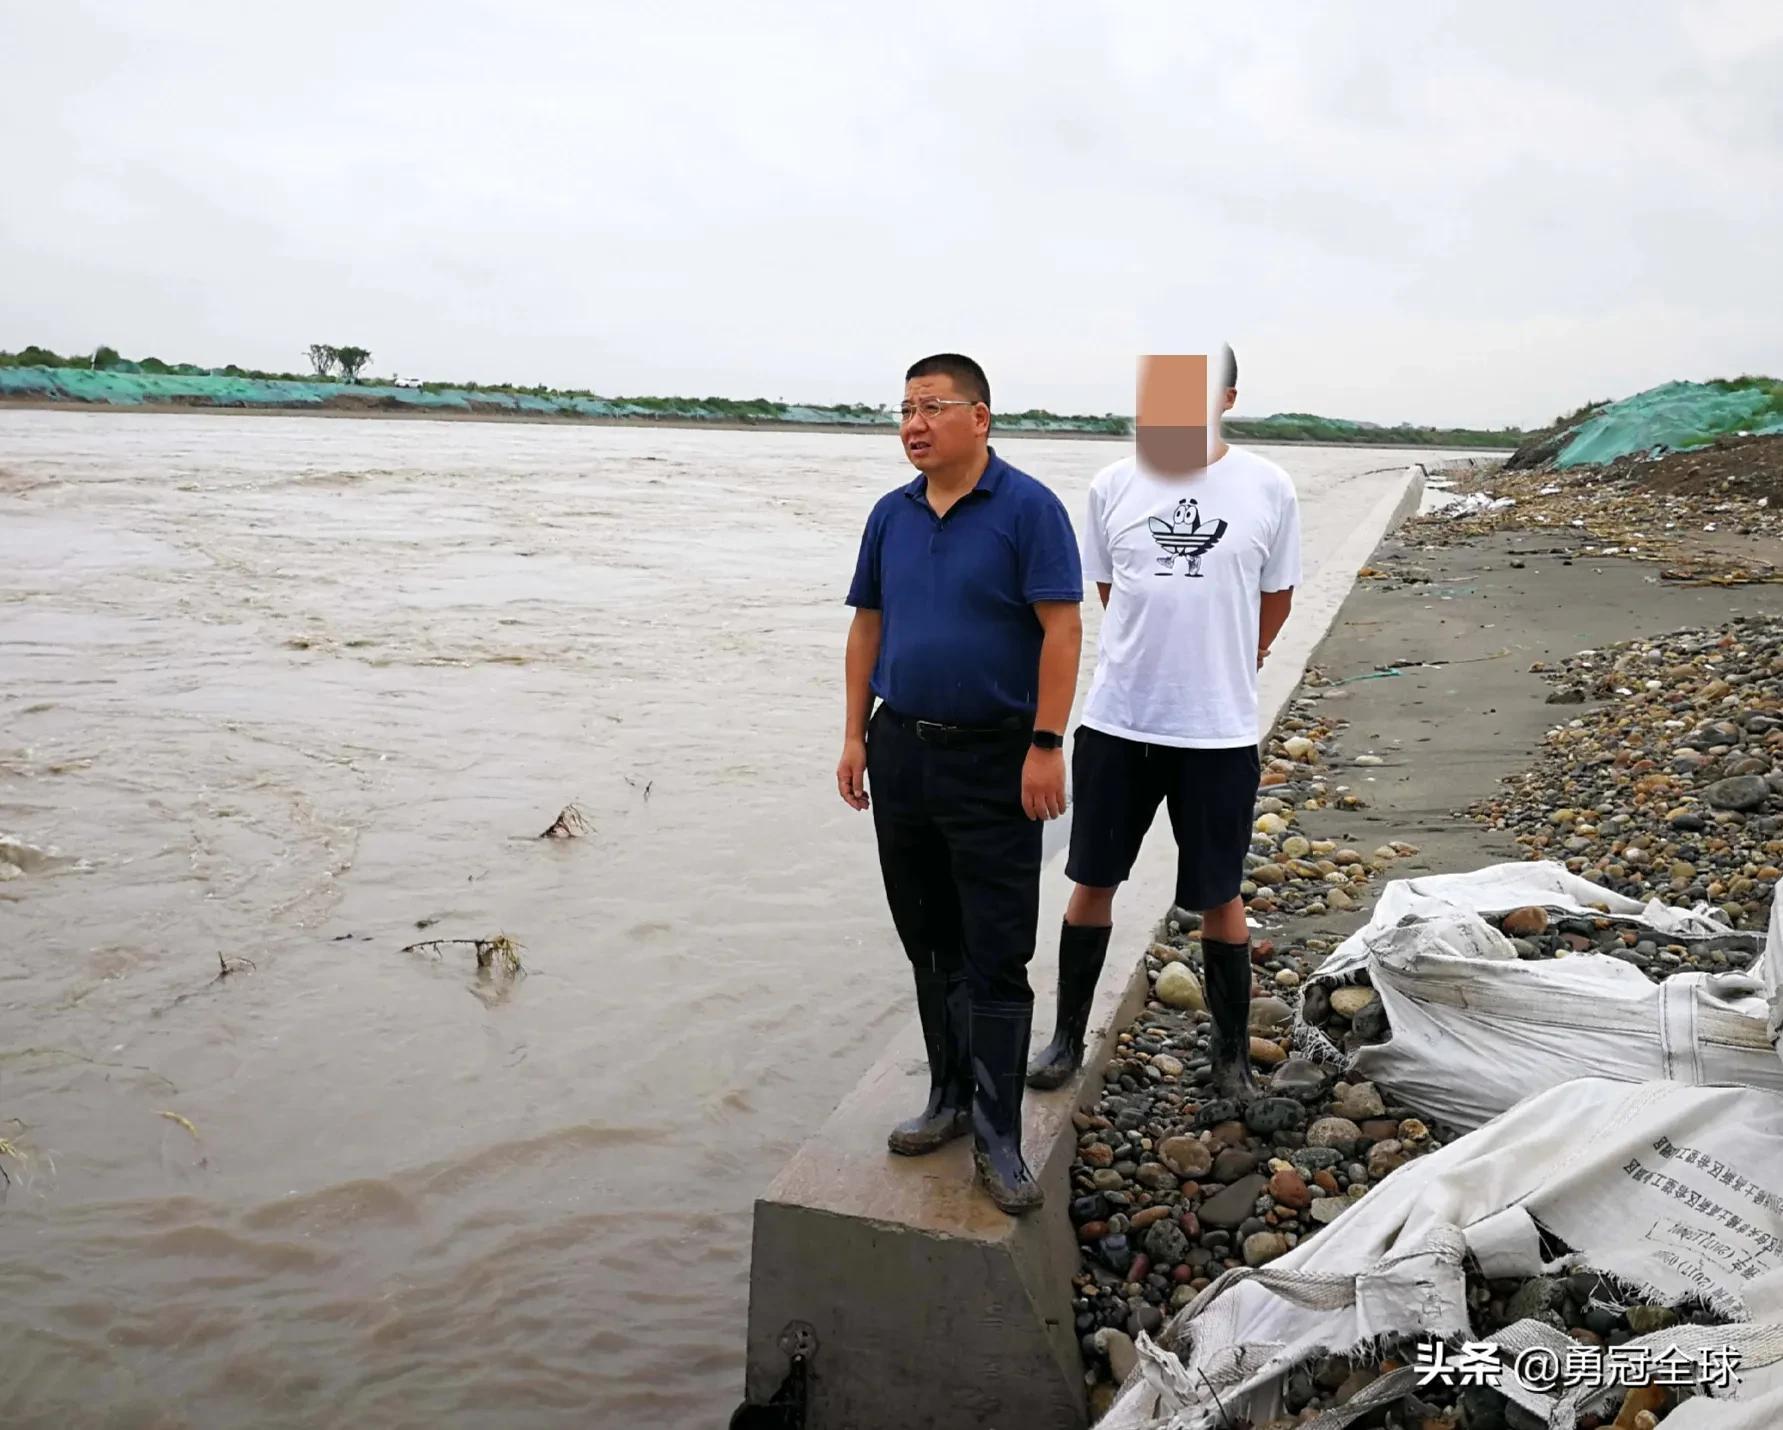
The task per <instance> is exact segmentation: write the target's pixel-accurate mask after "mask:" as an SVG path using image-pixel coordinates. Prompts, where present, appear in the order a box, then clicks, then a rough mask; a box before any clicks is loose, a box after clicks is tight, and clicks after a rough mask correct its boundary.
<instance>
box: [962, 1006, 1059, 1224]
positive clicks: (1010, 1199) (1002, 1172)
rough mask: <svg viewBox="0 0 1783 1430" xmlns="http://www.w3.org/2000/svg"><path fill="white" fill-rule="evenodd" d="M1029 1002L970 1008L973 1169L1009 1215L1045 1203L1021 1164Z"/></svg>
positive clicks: (1030, 1022) (1031, 1014)
mask: <svg viewBox="0 0 1783 1430" xmlns="http://www.w3.org/2000/svg"><path fill="white" fill-rule="evenodd" d="M1033 1026H1034V1005H1033V1004H1032V1003H978V1002H974V1003H973V1004H972V1075H973V1079H974V1082H975V1084H976V1086H975V1087H974V1090H973V1095H972V1167H973V1170H974V1171H975V1172H976V1173H977V1175H978V1180H979V1182H980V1183H981V1184H982V1185H983V1186H984V1189H985V1191H986V1192H988V1193H989V1194H990V1199H991V1200H992V1201H993V1202H995V1203H996V1204H997V1205H998V1207H1000V1208H1001V1209H1002V1210H1003V1211H1005V1212H1008V1213H1009V1215H1010V1216H1020V1215H1021V1214H1022V1213H1023V1212H1031V1211H1033V1210H1034V1209H1035V1208H1036V1207H1038V1206H1039V1205H1040V1204H1041V1203H1042V1202H1044V1201H1045V1200H1046V1198H1045V1197H1044V1195H1042V1193H1041V1191H1040V1184H1039V1183H1038V1182H1036V1181H1035V1180H1034V1174H1033V1173H1032V1172H1030V1171H1029V1170H1028V1164H1027V1163H1026V1162H1025V1161H1023V1160H1022V1070H1023V1067H1024V1065H1025V1063H1026V1061H1027V1055H1028V1034H1029V1033H1030V1032H1031V1031H1032V1030H1033Z"/></svg>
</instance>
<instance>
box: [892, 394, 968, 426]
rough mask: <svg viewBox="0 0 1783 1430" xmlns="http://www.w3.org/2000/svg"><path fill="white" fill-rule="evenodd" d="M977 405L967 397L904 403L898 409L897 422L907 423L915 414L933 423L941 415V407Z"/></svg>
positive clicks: (933, 398)
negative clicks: (920, 414) (919, 414)
mask: <svg viewBox="0 0 1783 1430" xmlns="http://www.w3.org/2000/svg"><path fill="white" fill-rule="evenodd" d="M976 406H978V404H977V403H976V402H974V401H973V400H972V399H971V398H969V397H925V398H922V399H921V400H919V401H917V402H913V403H912V402H906V403H905V404H904V405H903V406H902V407H900V408H899V409H898V421H900V422H908V421H909V420H910V419H911V418H912V417H914V416H916V414H917V413H919V412H920V413H922V415H923V416H924V417H926V418H928V420H929V421H931V422H933V421H934V420H935V419H936V418H937V417H939V416H940V415H941V409H942V408H943V407H976Z"/></svg>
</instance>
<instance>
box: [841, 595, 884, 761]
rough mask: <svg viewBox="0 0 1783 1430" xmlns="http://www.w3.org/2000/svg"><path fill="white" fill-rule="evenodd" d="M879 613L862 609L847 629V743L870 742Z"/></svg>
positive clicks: (845, 667)
mask: <svg viewBox="0 0 1783 1430" xmlns="http://www.w3.org/2000/svg"><path fill="white" fill-rule="evenodd" d="M880 624H881V619H880V615H879V612H878V611H871V610H867V609H866V608H865V607H862V608H859V609H857V610H856V611H855V613H854V620H853V622H852V623H851V624H850V625H849V627H848V653H847V655H846V657H845V658H844V660H843V679H844V681H845V683H846V687H847V692H848V695H847V713H846V715H845V717H844V723H843V727H842V738H843V739H844V740H864V739H866V738H867V712H868V710H869V709H870V708H871V706H872V704H873V686H872V680H873V666H874V665H875V664H876V663H877V662H878V660H879V630H880Z"/></svg>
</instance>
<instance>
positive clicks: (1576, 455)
mask: <svg viewBox="0 0 1783 1430" xmlns="http://www.w3.org/2000/svg"><path fill="white" fill-rule="evenodd" d="M1740 432H1752V433H1767V432H1783V382H1770V381H1767V380H1762V379H1755V380H1751V381H1742V382H1740V383H1719V382H1668V383H1666V384H1664V385H1663V386H1661V387H1655V388H1650V389H1648V390H1647V391H1646V392H1638V393H1636V394H1635V395H1634V396H1633V397H1625V398H1623V399H1622V401H1620V402H1613V403H1611V404H1610V405H1609V406H1608V407H1606V408H1604V409H1603V410H1602V411H1600V412H1598V413H1596V414H1594V415H1593V416H1591V417H1589V418H1587V419H1586V420H1585V421H1584V422H1582V423H1580V424H1579V426H1578V427H1577V428H1576V429H1575V430H1574V431H1573V434H1572V436H1571V438H1570V440H1568V442H1567V443H1566V445H1565V446H1564V447H1563V448H1562V449H1561V451H1560V455H1559V457H1557V458H1556V459H1555V465H1556V466H1560V467H1578V466H1585V465H1589V464H1595V463H1602V462H1613V461H1615V460H1616V459H1617V458H1618V457H1626V456H1628V455H1629V454H1630V453H1632V452H1647V451H1651V450H1653V449H1654V448H1656V447H1659V448H1664V449H1666V450H1668V451H1678V450H1681V449H1683V448H1687V447H1701V446H1706V445H1707V444H1708V443H1710V442H1713V441H1715V440H1716V439H1717V438H1719V437H1731V436H1733V435H1735V434H1736V433H1740Z"/></svg>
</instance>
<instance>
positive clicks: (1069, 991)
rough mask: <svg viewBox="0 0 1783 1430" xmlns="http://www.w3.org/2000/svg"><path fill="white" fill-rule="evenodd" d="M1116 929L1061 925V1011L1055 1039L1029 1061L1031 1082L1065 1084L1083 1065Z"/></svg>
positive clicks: (1047, 1085)
mask: <svg viewBox="0 0 1783 1430" xmlns="http://www.w3.org/2000/svg"><path fill="white" fill-rule="evenodd" d="M1113 932H1114V930H1113V929H1111V928H1109V927H1107V926H1106V925H1104V926H1103V927H1101V928H1095V927H1093V926H1091V925H1088V924H1062V925H1060V927H1059V1011H1058V1015H1057V1018H1056V1020H1055V1021H1054V1023H1053V1034H1052V1041H1051V1042H1050V1043H1048V1044H1047V1045H1046V1047H1045V1048H1044V1049H1042V1050H1041V1052H1040V1055H1039V1056H1038V1057H1036V1058H1035V1059H1034V1061H1033V1062H1031V1063H1029V1064H1028V1086H1029V1087H1032V1088H1037V1089H1039V1090H1040V1091H1042V1092H1046V1091H1048V1090H1050V1089H1052V1088H1055V1087H1062V1086H1064V1084H1065V1083H1067V1082H1069V1081H1070V1080H1071V1076H1072V1074H1073V1073H1075V1072H1076V1071H1077V1070H1078V1068H1080V1067H1082V1066H1083V1035H1084V1030H1085V1029H1086V1028H1088V1027H1089V1025H1090V1005H1091V1004H1092V1003H1094V1002H1095V1001H1096V980H1097V979H1098V978H1100V977H1101V976H1102V960H1103V959H1104V958H1105V957H1106V956H1107V954H1108V938H1109V935H1110V934H1111V933H1113Z"/></svg>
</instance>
